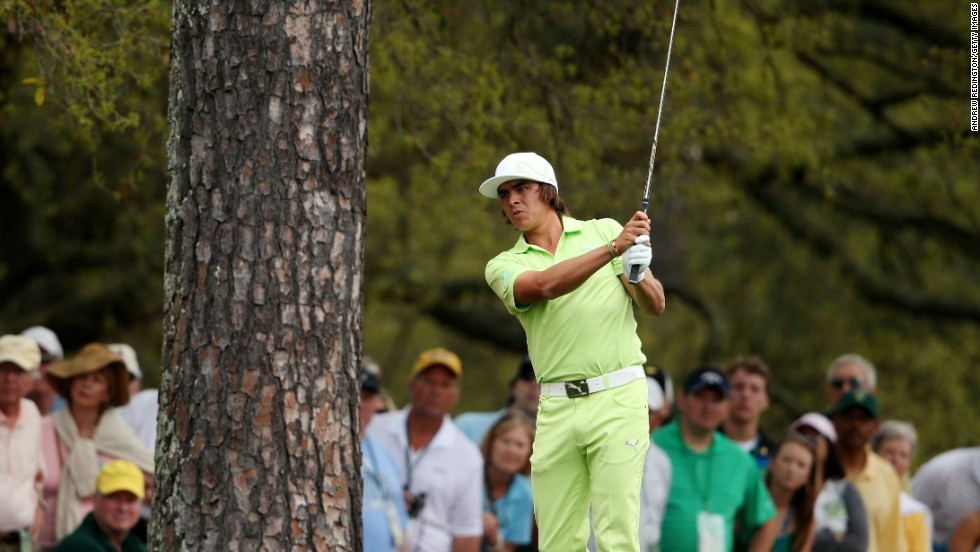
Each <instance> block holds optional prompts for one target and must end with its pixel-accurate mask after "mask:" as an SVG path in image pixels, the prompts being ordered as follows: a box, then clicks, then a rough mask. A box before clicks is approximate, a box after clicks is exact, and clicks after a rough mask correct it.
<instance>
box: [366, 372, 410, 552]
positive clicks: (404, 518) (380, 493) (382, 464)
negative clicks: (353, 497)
mask: <svg viewBox="0 0 980 552" xmlns="http://www.w3.org/2000/svg"><path fill="white" fill-rule="evenodd" d="M380 390H381V382H380V381H378V378H377V376H375V375H374V374H371V373H370V372H363V373H362V375H361V479H362V480H363V481H364V493H363V502H362V506H361V517H362V519H363V522H364V550H370V551H372V552H374V551H377V552H395V551H397V550H399V547H400V546H401V545H402V544H403V543H404V541H405V526H406V525H407V524H408V515H407V513H406V512H405V501H404V500H403V498H402V494H401V490H400V489H401V479H400V477H399V475H398V467H397V465H396V464H395V461H394V459H392V457H391V455H390V454H389V453H388V450H387V449H385V447H383V446H382V445H380V444H378V443H375V442H374V441H372V439H371V438H370V437H368V436H367V432H366V431H365V430H364V429H365V428H366V427H367V425H368V424H369V423H371V418H373V417H374V413H375V412H376V411H377V410H378V402H379V396H378V393H379V391H380Z"/></svg>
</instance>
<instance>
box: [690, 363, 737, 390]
mask: <svg viewBox="0 0 980 552" xmlns="http://www.w3.org/2000/svg"><path fill="white" fill-rule="evenodd" d="M702 389H717V390H718V391H719V392H720V393H721V394H722V396H724V397H727V396H728V395H729V390H728V378H727V377H726V376H725V373H724V372H722V371H721V370H719V369H718V368H715V367H714V366H701V367H700V368H698V369H696V370H695V371H694V372H691V375H689V376H687V379H686V380H684V393H686V394H689V395H690V394H691V393H697V392H698V391H701V390H702Z"/></svg>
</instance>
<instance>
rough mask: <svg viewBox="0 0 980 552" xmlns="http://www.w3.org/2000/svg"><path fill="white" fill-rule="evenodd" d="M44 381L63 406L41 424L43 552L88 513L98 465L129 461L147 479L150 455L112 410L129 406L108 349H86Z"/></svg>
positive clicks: (122, 376)
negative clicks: (55, 393)
mask: <svg viewBox="0 0 980 552" xmlns="http://www.w3.org/2000/svg"><path fill="white" fill-rule="evenodd" d="M45 376H46V377H47V378H48V382H49V383H50V384H51V386H52V387H53V388H54V389H55V391H57V393H58V394H59V395H61V396H62V397H63V398H64V399H65V401H66V402H67V405H66V406H65V407H64V408H61V409H59V410H57V411H56V412H54V413H53V414H51V415H49V416H46V417H45V418H44V419H43V420H42V423H41V445H42V448H43V450H44V463H45V472H46V473H45V479H44V498H45V502H46V503H47V510H46V511H45V518H44V525H43V526H42V528H41V536H40V538H39V539H38V540H39V543H40V545H41V546H42V547H45V548H48V547H52V546H54V545H55V544H56V543H57V542H58V541H59V540H61V539H62V538H64V537H66V536H67V535H68V534H70V533H71V532H72V531H74V530H75V529H76V528H77V527H78V525H79V524H80V523H81V521H82V519H83V518H84V517H85V516H86V514H88V513H89V512H90V511H91V510H92V507H93V502H94V498H95V492H96V489H95V481H96V479H97V478H98V474H99V470H100V469H101V467H102V465H103V464H105V463H107V462H109V461H111V460H115V459H122V460H129V461H130V462H132V463H134V464H136V465H137V466H139V468H140V469H141V470H143V472H144V473H145V474H146V475H147V478H148V479H149V478H151V477H152V474H153V455H152V454H150V452H149V451H148V450H146V447H144V446H143V444H142V443H141V442H140V440H139V438H138V437H137V436H136V434H135V433H134V432H133V430H132V429H131V428H130V427H129V426H128V425H126V422H125V421H123V419H122V417H121V416H119V414H118V413H117V412H116V410H115V407H118V406H122V405H124V404H126V403H127V402H129V376H128V374H127V372H126V366H125V364H123V360H122V359H121V358H119V357H118V356H116V354H114V353H113V352H112V351H110V350H109V348H108V347H106V346H105V345H103V344H101V343H91V344H89V345H86V346H85V347H83V348H82V350H81V351H79V352H78V354H77V355H75V357H74V358H72V359H71V360H67V361H64V362H61V363H58V364H55V365H53V366H51V367H50V368H48V371H47V374H46V375H45ZM148 494H149V493H148Z"/></svg>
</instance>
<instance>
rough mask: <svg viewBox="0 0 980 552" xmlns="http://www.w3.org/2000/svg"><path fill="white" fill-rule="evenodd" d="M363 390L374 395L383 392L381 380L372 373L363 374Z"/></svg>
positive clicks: (365, 372)
mask: <svg viewBox="0 0 980 552" xmlns="http://www.w3.org/2000/svg"><path fill="white" fill-rule="evenodd" d="M361 389H363V390H365V391H370V392H372V393H379V392H381V380H379V379H378V376H376V375H374V374H372V373H371V372H368V371H364V372H361Z"/></svg>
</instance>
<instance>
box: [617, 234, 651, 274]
mask: <svg viewBox="0 0 980 552" xmlns="http://www.w3.org/2000/svg"><path fill="white" fill-rule="evenodd" d="M649 242H650V236H637V238H636V241H635V242H634V243H635V245H633V246H631V247H630V248H629V249H627V250H626V252H625V253H623V274H625V275H626V277H627V278H629V276H630V274H632V271H633V267H634V266H637V267H639V270H638V276H637V277H636V283H640V282H642V281H643V277H644V276H646V274H645V272H646V269H648V268H650V263H651V262H652V261H653V248H652V247H650V246H649V245H648V244H649Z"/></svg>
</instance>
